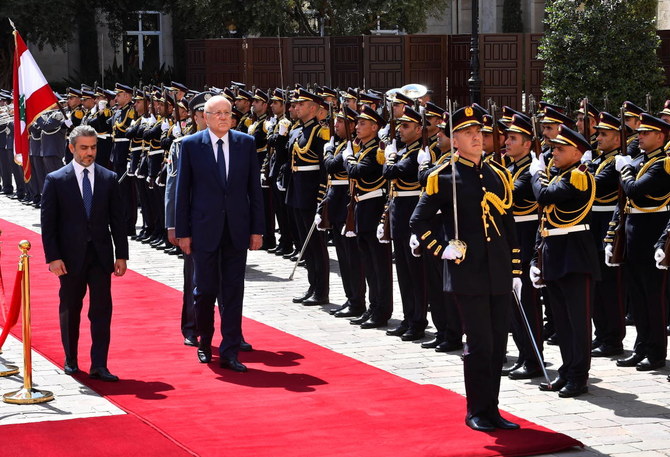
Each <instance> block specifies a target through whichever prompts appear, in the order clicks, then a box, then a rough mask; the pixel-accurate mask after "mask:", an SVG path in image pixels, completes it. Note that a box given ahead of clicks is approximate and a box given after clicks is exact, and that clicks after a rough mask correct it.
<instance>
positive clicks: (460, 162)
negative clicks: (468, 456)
mask: <svg viewBox="0 0 670 457" xmlns="http://www.w3.org/2000/svg"><path fill="white" fill-rule="evenodd" d="M452 122H453V132H454V133H453V136H452V141H453V143H454V146H455V147H456V148H457V149H458V153H457V154H456V155H455V156H454V157H453V159H452V162H449V163H445V164H444V165H442V166H441V167H439V168H438V169H437V170H435V171H433V172H432V173H431V175H430V176H429V177H428V181H427V185H426V192H425V193H424V194H423V195H422V197H421V199H420V200H419V204H418V205H417V207H416V209H415V210H414V213H413V215H412V218H411V220H410V226H411V229H412V233H414V234H415V235H416V236H417V238H418V239H419V240H420V242H421V245H422V247H423V249H424V250H425V251H424V252H425V253H424V255H432V256H436V257H438V258H442V259H444V260H446V262H445V275H444V290H445V291H446V292H449V293H452V294H453V295H454V298H455V301H456V304H457V306H458V309H459V311H460V314H461V318H462V323H463V329H464V331H465V334H466V336H467V345H466V350H465V354H464V357H463V361H464V374H465V390H466V397H467V415H466V418H465V423H466V424H467V425H468V426H469V427H470V428H472V429H474V430H478V431H487V432H489V431H494V430H495V429H496V428H504V429H516V428H519V426H518V425H517V424H514V423H512V422H509V421H507V420H505V419H503V418H502V417H501V416H500V412H499V411H498V393H499V390H500V370H501V369H502V364H503V360H504V357H505V349H506V343H507V332H508V329H509V317H510V315H511V312H510V306H511V302H510V300H511V295H510V292H511V289H512V288H513V287H514V288H515V289H516V290H519V289H520V287H521V280H520V279H519V278H518V276H520V275H521V270H520V269H519V267H518V264H517V263H513V259H517V260H518V258H519V248H518V245H517V241H516V230H515V226H514V219H513V217H512V213H511V211H509V209H510V208H511V205H512V187H511V180H510V176H509V173H508V172H507V170H505V169H504V168H502V167H501V166H500V165H498V164H497V163H496V162H494V161H490V162H485V161H483V160H482V134H481V126H482V118H481V115H480V114H479V113H478V112H477V111H475V109H473V108H472V107H471V106H466V107H463V108H461V109H459V110H458V111H456V112H455V113H454V114H453V120H452ZM452 164H453V165H452ZM452 166H455V167H456V173H457V176H458V178H457V179H458V187H457V195H454V194H453V191H452ZM454 199H456V202H457V203H458V205H457V206H458V214H457V224H458V225H457V226H456V225H455V222H454V217H455V216H454V203H453V202H454ZM438 210H441V211H442V215H443V217H444V219H443V220H444V224H445V232H446V237H445V238H442V239H438V238H437V237H436V236H435V234H434V233H433V231H432V230H431V227H432V226H431V221H432V218H433V217H434V216H435V214H436V213H437V211H438ZM447 240H450V241H448V242H447ZM513 277H515V279H514V280H513Z"/></svg>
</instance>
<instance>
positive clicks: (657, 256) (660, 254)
mask: <svg viewBox="0 0 670 457" xmlns="http://www.w3.org/2000/svg"><path fill="white" fill-rule="evenodd" d="M663 259H665V252H664V251H663V249H661V248H658V249H656V251H655V252H654V260H655V261H656V268H658V269H659V270H667V269H668V267H666V266H665V265H661V262H662V261H663Z"/></svg>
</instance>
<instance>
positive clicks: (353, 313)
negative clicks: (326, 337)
mask: <svg viewBox="0 0 670 457" xmlns="http://www.w3.org/2000/svg"><path fill="white" fill-rule="evenodd" d="M364 312H365V308H357V307H351V306H349V307H347V308H345V309H343V310H342V311H338V312H336V313H335V317H357V316H360V315H362V314H363V313H364Z"/></svg>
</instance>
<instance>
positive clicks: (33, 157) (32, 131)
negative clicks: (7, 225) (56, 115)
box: [23, 122, 42, 206]
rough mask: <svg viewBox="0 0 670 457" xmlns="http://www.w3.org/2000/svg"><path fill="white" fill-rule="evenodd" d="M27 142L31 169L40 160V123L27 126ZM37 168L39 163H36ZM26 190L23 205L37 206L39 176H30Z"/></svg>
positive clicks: (39, 192)
mask: <svg viewBox="0 0 670 457" xmlns="http://www.w3.org/2000/svg"><path fill="white" fill-rule="evenodd" d="M28 143H29V148H30V152H29V160H30V168H31V170H34V169H35V165H36V163H37V162H38V161H39V160H40V154H41V153H42V128H41V126H40V123H38V122H33V123H32V125H31V126H30V127H29V128H28ZM38 168H39V165H38ZM26 188H27V190H28V192H27V193H26V198H25V199H24V201H23V204H25V205H34V206H37V205H39V204H40V198H41V189H40V187H39V178H35V177H31V179H30V181H28V182H27V183H26Z"/></svg>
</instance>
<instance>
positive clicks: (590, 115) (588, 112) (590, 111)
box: [577, 100, 600, 150]
mask: <svg viewBox="0 0 670 457" xmlns="http://www.w3.org/2000/svg"><path fill="white" fill-rule="evenodd" d="M584 102H585V100H582V103H581V106H580V107H579V109H578V110H577V131H578V132H579V133H581V134H582V136H584V135H585V132H588V134H589V138H587V140H588V142H589V144H590V145H591V149H590V150H596V148H597V139H596V129H595V127H596V124H598V116H599V114H600V113H599V112H598V110H597V109H596V107H595V106H593V105H592V104H590V103H589V104H588V106H586V108H585V107H584ZM585 119H588V125H585Z"/></svg>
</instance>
